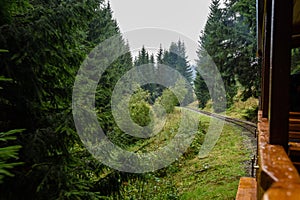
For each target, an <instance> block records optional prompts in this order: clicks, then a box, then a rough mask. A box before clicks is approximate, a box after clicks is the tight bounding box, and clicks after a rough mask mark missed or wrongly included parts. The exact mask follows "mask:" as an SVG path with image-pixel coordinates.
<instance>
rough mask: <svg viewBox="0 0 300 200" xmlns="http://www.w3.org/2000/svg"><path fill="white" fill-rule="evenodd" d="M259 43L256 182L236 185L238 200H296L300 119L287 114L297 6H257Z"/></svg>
mask: <svg viewBox="0 0 300 200" xmlns="http://www.w3.org/2000/svg"><path fill="white" fill-rule="evenodd" d="M257 38H258V40H257V41H258V44H257V45H258V55H259V57H260V58H261V62H262V80H261V101H260V110H259V113H258V138H257V140H258V152H257V153H258V161H257V164H258V166H257V168H258V169H257V171H256V178H241V179H240V185H239V188H238V192H237V196H236V199H243V200H245V199H276V200H277V199H279V200H283V199H300V177H299V172H298V170H299V169H300V162H299V161H300V159H299V158H300V134H299V133H300V125H299V124H300V117H299V116H300V114H299V113H298V112H290V111H291V110H290V107H291V106H290V77H291V76H290V72H291V49H292V48H296V47H300V0H294V1H292V0H287V1H286V0H257ZM299 104H300V102H299ZM297 168H298V170H297Z"/></svg>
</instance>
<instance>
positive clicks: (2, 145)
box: [0, 129, 23, 183]
mask: <svg viewBox="0 0 300 200" xmlns="http://www.w3.org/2000/svg"><path fill="white" fill-rule="evenodd" d="M22 131H23V130H22V129H17V130H11V131H8V132H1V133H0V160H1V161H0V183H3V178H4V177H5V176H10V177H13V176H14V174H12V173H11V172H10V170H11V169H12V168H14V167H15V166H18V165H20V164H22V163H21V162H15V160H17V159H18V158H19V157H18V151H19V150H20V148H21V146H20V145H13V144H10V142H11V141H14V140H16V138H17V137H16V136H15V135H16V134H17V133H20V132H22Z"/></svg>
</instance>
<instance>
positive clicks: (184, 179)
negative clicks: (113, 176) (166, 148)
mask: <svg viewBox="0 0 300 200" xmlns="http://www.w3.org/2000/svg"><path fill="white" fill-rule="evenodd" d="M180 113H181V112H180V110H176V111H175V112H174V113H172V114H169V115H168V119H167V121H166V124H165V127H164V129H163V130H162V131H161V132H160V133H159V134H157V135H156V136H155V137H153V138H151V139H149V141H144V142H146V143H147V145H146V146H145V147H144V148H143V149H140V151H151V150H153V149H156V148H159V147H160V146H163V145H165V143H166V142H168V141H169V140H170V139H171V138H172V137H173V136H174V135H175V134H176V132H177V129H178V123H179V120H180ZM190 114H191V115H193V117H197V118H199V121H200V123H199V129H198V131H197V133H196V135H195V139H194V140H193V142H192V144H191V145H190V147H189V148H188V149H187V151H185V153H184V154H183V155H182V156H181V157H180V158H178V159H177V160H176V161H175V162H173V163H172V164H171V165H169V166H168V167H166V168H163V169H160V170H157V171H154V172H151V173H145V174H135V175H133V174H131V178H129V179H127V180H123V181H121V180H120V181H121V182H120V188H119V190H118V191H116V192H115V193H113V194H112V195H111V196H110V197H108V198H107V199H222V200H223V199H234V198H235V194H236V190H237V186H238V181H239V178H240V177H241V176H244V175H246V173H247V172H246V170H245V164H244V163H245V161H246V160H249V159H250V151H249V150H248V149H246V148H245V147H244V145H243V141H244V139H245V138H244V136H241V134H240V132H241V130H240V129H239V128H237V127H233V126H231V125H228V124H225V126H224V128H223V131H222V134H221V137H220V138H219V140H218V142H217V144H216V146H215V147H214V149H213V150H212V151H211V152H210V154H209V156H208V157H206V158H204V159H199V158H198V156H197V155H198V153H199V150H200V147H201V144H202V143H203V140H204V138H205V134H206V131H207V128H208V126H209V122H210V119H209V118H208V117H206V116H202V115H199V114H197V113H192V112H191V113H190ZM140 145H142V146H143V145H144V144H143V143H141V144H140Z"/></svg>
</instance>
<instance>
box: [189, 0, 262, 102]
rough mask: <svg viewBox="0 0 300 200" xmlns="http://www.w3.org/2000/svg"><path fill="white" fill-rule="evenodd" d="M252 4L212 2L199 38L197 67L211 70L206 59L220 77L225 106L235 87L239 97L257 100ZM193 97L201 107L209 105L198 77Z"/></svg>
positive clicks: (202, 82)
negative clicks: (225, 99)
mask: <svg viewBox="0 0 300 200" xmlns="http://www.w3.org/2000/svg"><path fill="white" fill-rule="evenodd" d="M255 26H256V25H255V2H252V1H246V0H228V1H225V8H221V7H220V0H213V1H212V2H211V5H210V13H209V16H208V19H207V22H206V25H205V28H204V31H203V32H202V34H201V35H200V40H199V49H198V51H197V54H198V62H197V67H199V68H206V69H208V68H210V66H209V65H210V64H209V63H207V62H206V61H205V58H206V57H207V56H208V55H209V56H210V57H211V58H212V60H213V61H214V63H215V65H216V66H217V68H218V70H219V71H220V73H221V76H222V79H223V82H224V85H225V89H226V97H227V102H228V106H230V105H231V104H232V103H233V98H234V96H235V95H236V94H237V85H238V83H239V84H240V85H241V86H242V97H243V99H247V98H248V97H250V96H255V97H257V96H258V94H259V93H258V88H259V87H258V86H259V81H260V78H259V65H258V63H257V61H256V59H255V52H256V42H255V33H256V31H255ZM194 84H195V88H196V95H197V98H198V100H199V102H200V107H203V106H204V105H205V104H206V102H207V101H208V98H207V95H208V91H207V90H206V86H205V82H204V81H203V77H201V74H200V73H197V76H196V80H195V82H194Z"/></svg>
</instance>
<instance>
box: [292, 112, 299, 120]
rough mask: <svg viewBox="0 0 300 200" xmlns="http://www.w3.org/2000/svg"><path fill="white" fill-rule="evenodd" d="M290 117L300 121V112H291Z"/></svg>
mask: <svg viewBox="0 0 300 200" xmlns="http://www.w3.org/2000/svg"><path fill="white" fill-rule="evenodd" d="M289 116H290V118H291V119H300V112H290V113H289Z"/></svg>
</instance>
